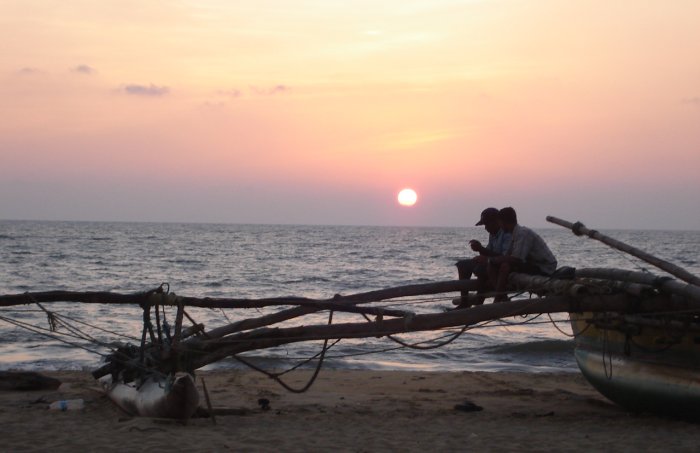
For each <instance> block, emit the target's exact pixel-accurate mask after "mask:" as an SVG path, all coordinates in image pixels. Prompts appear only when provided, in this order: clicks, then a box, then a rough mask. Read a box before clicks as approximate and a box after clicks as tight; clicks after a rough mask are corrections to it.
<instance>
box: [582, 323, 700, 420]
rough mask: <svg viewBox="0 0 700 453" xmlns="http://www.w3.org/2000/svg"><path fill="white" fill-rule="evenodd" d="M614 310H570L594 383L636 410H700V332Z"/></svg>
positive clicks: (692, 412)
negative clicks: (626, 315) (611, 311)
mask: <svg viewBox="0 0 700 453" xmlns="http://www.w3.org/2000/svg"><path fill="white" fill-rule="evenodd" d="M609 315H610V314H593V313H584V314H576V313H571V314H570V317H571V324H572V329H573V332H574V334H575V335H576V340H575V341H576V348H575V351H574V353H575V356H576V362H577V363H578V366H579V368H580V369H581V372H582V373H583V375H584V376H585V377H586V379H587V380H588V381H589V382H590V383H591V385H593V387H595V388H596V389H597V390H598V391H599V392H600V393H601V394H603V395H604V396H605V397H607V398H608V399H610V400H611V401H613V402H615V403H617V404H619V405H620V406H623V407H625V408H627V409H629V410H632V411H650V412H655V413H664V414H669V415H674V416H683V417H686V416H692V417H698V416H700V332H698V331H694V330H693V329H687V328H686V329H682V328H681V329H678V328H670V327H669V325H668V324H665V325H664V324H663V323H659V322H658V320H651V321H654V322H656V324H659V325H648V324H649V323H650V320H649V319H648V318H641V317H637V318H636V321H635V318H634V317H626V318H624V319H625V320H624V321H623V322H619V319H621V318H620V317H619V316H617V315H616V317H615V319H617V320H618V321H610V319H613V318H610V317H607V318H606V316H609ZM596 319H597V320H598V321H595V320H596ZM588 320H594V322H589V321H588ZM645 324H647V325H645ZM652 324H653V323H652ZM687 325H688V324H686V327H687Z"/></svg>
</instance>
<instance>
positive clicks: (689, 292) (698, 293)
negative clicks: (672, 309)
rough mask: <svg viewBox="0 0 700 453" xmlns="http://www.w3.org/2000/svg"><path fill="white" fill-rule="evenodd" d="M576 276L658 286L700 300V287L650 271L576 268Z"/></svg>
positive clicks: (669, 291) (665, 290)
mask: <svg viewBox="0 0 700 453" xmlns="http://www.w3.org/2000/svg"><path fill="white" fill-rule="evenodd" d="M576 277H579V278H597V279H602V280H612V281H623V282H630V283H639V284H642V285H649V286H652V287H654V288H658V289H659V291H663V292H665V293H667V294H675V295H677V296H681V297H686V298H688V299H690V300H693V301H695V302H700V287H699V286H696V285H690V284H687V283H681V282H679V281H677V280H674V279H672V278H668V277H660V276H658V275H654V274H650V273H648V272H634V271H627V270H623V269H606V268H589V269H576Z"/></svg>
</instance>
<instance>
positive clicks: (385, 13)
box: [0, 0, 700, 230]
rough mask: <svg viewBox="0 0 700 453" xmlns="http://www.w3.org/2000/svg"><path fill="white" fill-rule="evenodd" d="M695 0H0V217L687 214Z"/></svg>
mask: <svg viewBox="0 0 700 453" xmlns="http://www.w3.org/2000/svg"><path fill="white" fill-rule="evenodd" d="M699 17H700V2H698V1H696V0H690V1H685V0H674V1H672V2H661V1H656V0H619V1H614V2H606V1H601V0H590V1H587V0H571V1H559V0H553V1H550V0H536V1H530V0H371V1H370V0H353V1H351V2H350V1H338V0H255V1H243V0H241V1H228V0H196V1H195V0H181V1H176V0H172V1H165V0H148V1H142V0H138V1H136V0H134V1H132V0H100V1H93V0H82V1H80V0H56V1H54V0H40V1H36V0H0V42H1V43H2V45H1V46H0V99H1V100H2V102H0V219H28V220H104V221H167V222H224V223H280V224H330V225H333V224H343V225H410V226H473V224H474V223H475V222H476V221H477V220H478V217H479V213H480V212H481V210H482V209H483V208H485V207H488V206H495V207H503V206H513V207H514V208H515V209H516V210H517V212H518V215H519V220H520V223H521V224H525V225H530V226H534V227H541V226H545V225H547V223H546V221H545V216H547V215H554V216H557V217H560V218H564V219H567V220H570V221H576V220H580V221H582V222H584V223H585V224H586V225H587V226H589V227H591V228H632V229H678V230H700V177H699V175H698V170H699V169H700V28H699V27H698V18H699ZM405 187H410V188H412V189H414V190H415V191H416V192H417V194H418V202H417V203H416V204H415V205H414V206H411V207H405V206H401V205H399V204H398V203H397V200H396V197H397V194H398V192H399V190H401V189H403V188H405Z"/></svg>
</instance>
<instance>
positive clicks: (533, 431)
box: [0, 370, 700, 452]
mask: <svg viewBox="0 0 700 453" xmlns="http://www.w3.org/2000/svg"><path fill="white" fill-rule="evenodd" d="M45 374H46V375H49V376H53V377H57V378H59V379H61V380H62V381H63V385H62V386H61V387H60V388H59V389H58V390H56V391H31V392H29V391H1V392H0V402H1V403H2V404H1V405H0V439H2V441H1V442H2V443H1V445H2V447H1V449H2V451H50V452H63V451H66V452H68V451H70V452H74V451H101V452H111V451H115V452H116V451H119V452H124V451H166V450H171V451H276V450H281V451H328V450H331V449H333V450H336V451H354V452H364V451H368V452H369V451H431V450H432V451H463V450H472V449H478V450H479V451H481V450H487V451H488V450H493V451H495V450H498V451H545V450H547V451H552V450H554V451H562V450H563V451H572V450H587V451H600V450H604V451H620V450H623V451H626V450H629V451H631V450H634V451H651V450H660V449H663V450H672V451H696V450H697V441H698V439H700V424H698V423H692V422H688V421H682V420H673V419H669V418H664V417H659V416H655V415H651V414H630V413H627V412H626V411H624V410H623V409H621V408H619V407H617V406H615V405H613V404H612V403H609V402H608V401H607V400H606V399H604V398H603V397H602V396H600V395H599V394H598V393H597V392H596V391H595V390H594V389H593V388H592V387H590V385H588V383H586V381H585V380H584V379H583V378H582V377H581V376H580V375H579V374H573V373H567V374H526V373H502V372H501V373H481V372H458V373H435V372H405V371H347V370H346V371H338V370H323V371H322V372H321V374H320V375H319V378H318V379H317V381H316V383H315V384H314V385H313V386H312V387H311V389H310V390H309V391H308V392H306V393H302V394H295V393H290V392H288V391H287V390H284V389H283V388H282V387H280V386H279V385H278V384H277V383H275V382H274V381H272V380H270V379H268V378H267V377H265V376H263V375H260V374H258V373H255V372H249V371H217V372H200V373H199V374H198V380H197V386H198V387H199V388H200V394H201V380H200V378H204V380H205V382H206V385H207V388H208V390H209V393H210V396H211V399H212V403H213V405H214V406H215V407H221V408H233V409H245V411H246V412H247V414H246V415H226V416H218V417H217V418H216V421H217V424H216V425H214V424H213V422H212V419H211V418H193V419H190V420H189V421H188V423H187V424H183V423H181V422H177V421H172V420H163V419H153V418H139V417H129V416H127V415H125V414H124V413H123V412H121V411H120V410H119V409H117V407H116V406H114V405H113V404H112V403H111V402H110V401H109V400H108V399H107V398H106V397H105V396H103V395H102V394H101V393H100V392H99V391H98V390H97V389H98V387H97V386H96V383H95V381H93V380H92V378H91V376H90V374H89V373H87V372H50V373H45ZM309 375H310V373H309V372H305V371H304V372H296V373H294V374H293V375H291V376H289V377H287V376H285V377H286V380H287V381H288V382H289V383H290V384H293V385H296V386H302V385H303V384H304V383H305V382H306V379H308V377H309ZM72 398H83V399H84V400H85V402H86V404H85V409H83V410H81V411H68V412H57V411H51V410H48V409H47V407H48V403H49V402H51V401H55V400H58V399H72ZM260 398H266V399H268V400H269V401H270V409H269V410H262V409H261V408H260V406H259V405H258V400H259V399H260ZM201 400H202V403H201V404H202V405H204V404H205V403H204V397H202V398H201ZM466 402H471V403H473V404H475V405H478V406H480V407H482V408H483V410H482V411H475V412H465V411H461V410H457V409H455V405H458V404H464V403H466Z"/></svg>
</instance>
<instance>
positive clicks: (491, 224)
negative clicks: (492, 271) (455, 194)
mask: <svg viewBox="0 0 700 453" xmlns="http://www.w3.org/2000/svg"><path fill="white" fill-rule="evenodd" d="M479 225H483V226H484V229H485V230H486V231H487V232H488V233H489V242H488V244H487V245H486V247H484V246H483V245H482V244H481V242H479V241H477V240H476V239H472V240H471V241H469V246H470V247H471V249H472V250H474V251H475V252H477V253H478V254H479V255H477V256H475V257H473V258H469V259H466V260H460V261H457V263H455V265H456V266H457V273H458V274H459V279H460V280H468V279H470V278H471V276H472V274H475V275H476V278H477V280H478V282H479V290H478V291H477V292H481V291H482V290H484V289H486V287H487V286H488V277H489V276H488V269H487V261H488V259H489V258H490V257H497V256H501V255H504V254H505V253H506V252H507V251H508V249H509V248H510V238H511V234H510V233H509V232H506V231H504V230H503V229H502V228H501V221H500V219H499V217H498V209H496V208H486V209H484V210H483V211H482V212H481V218H480V219H479V221H478V222H477V223H476V226H479ZM468 296H469V292H468V291H462V297H461V298H458V299H455V300H454V301H452V302H453V303H454V304H455V305H458V307H457V308H466V307H469V306H471V305H479V304H482V303H484V300H483V298H482V297H480V296H477V297H476V298H475V299H474V300H473V301H469V300H468Z"/></svg>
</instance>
